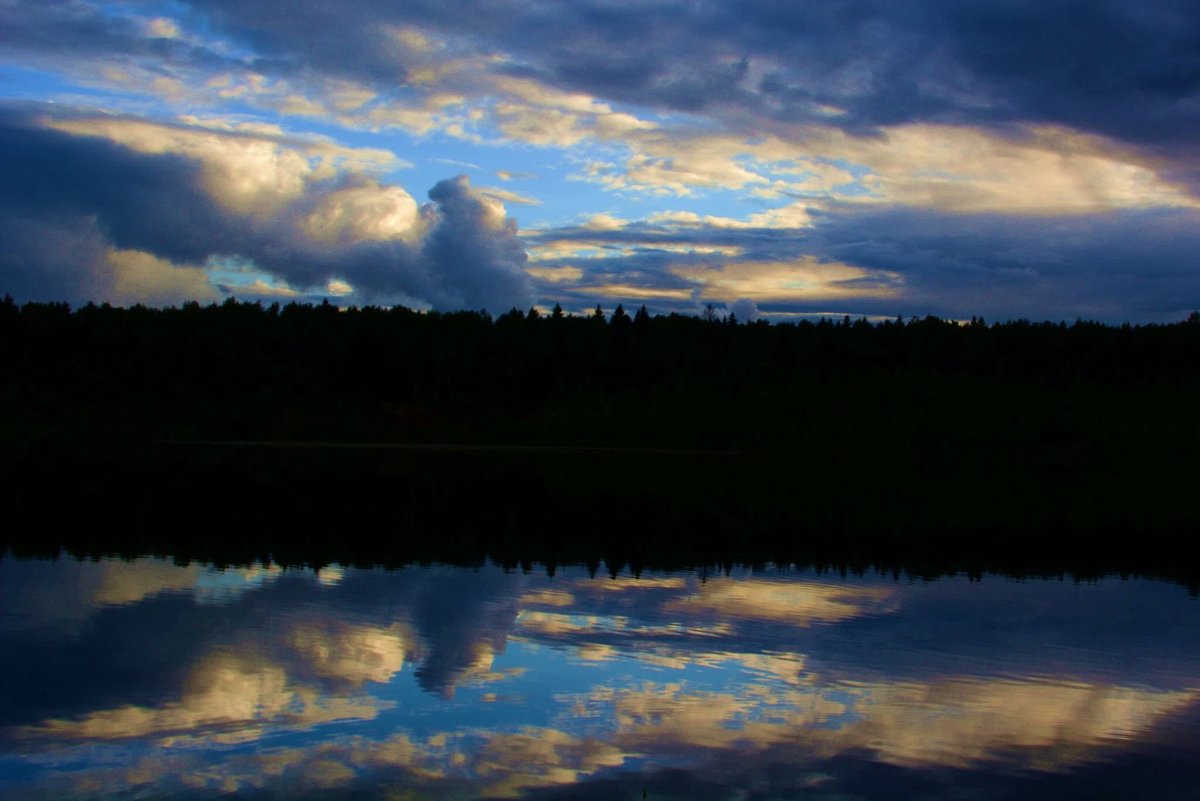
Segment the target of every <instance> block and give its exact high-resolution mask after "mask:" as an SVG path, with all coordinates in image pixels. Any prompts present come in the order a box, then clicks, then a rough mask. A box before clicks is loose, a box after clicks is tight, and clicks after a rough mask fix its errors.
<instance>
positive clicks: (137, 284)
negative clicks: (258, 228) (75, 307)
mask: <svg viewBox="0 0 1200 801" xmlns="http://www.w3.org/2000/svg"><path fill="white" fill-rule="evenodd" d="M105 262H106V266H107V267H108V268H109V270H110V271H111V276H112V280H111V284H110V287H111V288H110V289H109V290H108V292H107V293H106V296H105V297H98V298H96V300H106V301H109V302H110V303H114V304H117V305H121V306H132V305H133V304H135V303H141V304H145V305H148V306H165V305H169V304H172V303H175V302H177V301H178V300H179V299H180V298H187V299H189V300H196V301H213V300H216V299H218V298H219V297H220V292H218V291H217V288H216V287H215V286H213V284H212V282H211V281H210V280H209V275H208V273H207V272H205V270H204V269H203V268H202V267H192V266H186V265H179V264H175V263H174V262H170V261H167V260H166V259H160V258H159V257H157V256H155V255H154V254H152V253H147V252H145V251H142V250H120V249H117V248H109V249H108V252H107V253H106V254H105Z"/></svg>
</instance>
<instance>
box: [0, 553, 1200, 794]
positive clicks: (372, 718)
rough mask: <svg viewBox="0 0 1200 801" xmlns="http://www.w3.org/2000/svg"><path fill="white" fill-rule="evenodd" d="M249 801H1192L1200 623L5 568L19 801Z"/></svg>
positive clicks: (754, 575) (927, 590)
mask: <svg viewBox="0 0 1200 801" xmlns="http://www.w3.org/2000/svg"><path fill="white" fill-rule="evenodd" d="M548 572H550V573H552V575H549V574H548ZM226 794H237V795H238V796H239V797H246V798H260V797H261V798H318V797H319V798H358V797H362V798H391V799H418V798H438V799H457V798H462V799H471V798H532V799H559V798H562V799H566V798H579V799H642V798H646V799H884V798H887V799H915V798H927V799H999V798H1005V799H1017V798H1019V799H1039V798H1045V799H1064V798H1078V799H1099V798H1134V797H1142V798H1155V799H1176V798H1178V799H1184V798H1189V799H1194V798H1197V797H1200V602H1198V601H1197V600H1196V599H1195V598H1194V597H1193V596H1191V595H1190V594H1189V593H1188V591H1187V589H1185V588H1184V587H1182V586H1180V585H1178V584H1172V583H1168V582H1160V581H1151V580H1122V579H1119V578H1107V579H1101V580H1098V581H1094V582H1075V581H1072V580H1034V579H1029V580H1023V581H1018V580H1015V579H1011V578H1005V577H1000V576H992V575H984V576H983V577H982V579H980V580H970V579H968V578H966V577H961V578H955V577H950V578H942V579H940V580H936V581H920V580H910V579H908V578H907V577H905V576H904V575H899V576H894V575H891V574H888V575H875V574H866V575H863V576H854V575H851V576H849V577H843V576H841V575H839V574H838V573H836V572H834V573H828V572H824V573H823V572H818V571H813V570H806V571H797V570H787V569H759V570H750V569H736V568H735V569H733V570H731V571H729V572H728V573H726V572H724V571H717V572H705V571H693V572H686V573H682V572H681V573H648V572H644V573H642V574H640V575H638V576H634V575H630V574H624V575H621V574H618V575H616V576H615V577H612V576H610V575H609V574H608V573H607V572H605V571H604V570H603V569H601V570H600V571H597V572H596V574H595V575H594V576H593V575H591V574H590V572H589V571H588V570H587V569H585V568H582V567H574V568H573V567H559V568H557V569H556V570H553V571H547V570H545V569H539V568H538V567H537V566H534V569H532V570H529V571H527V572H526V571H521V570H505V569H503V568H501V567H498V566H493V565H490V564H487V565H485V566H481V567H479V568H462V567H450V566H439V565H432V566H427V567H409V568H405V569H400V570H383V569H356V568H348V567H347V568H344V567H339V566H337V565H331V566H327V567H324V568H322V569H320V570H316V571H314V570H307V569H297V568H289V569H286V570H285V569H283V568H280V567H278V566H276V565H271V564H259V565H256V566H252V567H233V568H228V569H218V568H216V567H212V566H207V565H203V564H198V563H191V564H176V563H174V562H172V561H169V560H161V559H139V560H134V561H121V560H94V561H78V560H74V559H70V558H65V557H64V558H62V559H59V560H23V559H16V558H13V557H11V556H8V557H7V558H4V559H3V560H0V795H2V796H3V797H5V798H7V799H43V798H139V799H147V798H148V799H156V798H166V797H171V798H176V799H190V798H212V797H217V796H221V795H226Z"/></svg>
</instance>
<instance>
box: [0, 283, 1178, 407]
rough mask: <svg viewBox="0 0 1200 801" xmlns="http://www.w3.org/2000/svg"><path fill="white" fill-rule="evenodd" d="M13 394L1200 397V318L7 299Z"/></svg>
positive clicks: (4, 314) (4, 322) (521, 398)
mask: <svg viewBox="0 0 1200 801" xmlns="http://www.w3.org/2000/svg"><path fill="white" fill-rule="evenodd" d="M0 348H3V352H2V353H0V356H2V357H3V358H2V359H0V371H2V373H0V382H2V384H0V385H2V386H3V387H4V388H5V391H6V392H7V393H14V392H15V393H21V392H23V391H34V392H44V391H56V390H57V391H68V390H69V391H70V392H71V393H72V394H74V395H75V396H76V397H90V396H96V397H107V398H112V397H114V396H115V395H123V394H126V395H132V396H138V397H145V396H147V395H152V396H157V397H166V398H170V397H195V396H196V395H208V396H214V397H218V396H226V395H234V396H237V395H242V396H244V395H247V394H251V395H278V396H281V397H287V398H347V397H354V398H360V399H373V400H385V401H391V402H398V403H430V404H438V403H456V402H467V403H469V402H480V401H486V402H492V403H500V404H507V405H511V404H514V403H516V404H528V403H530V402H537V403H544V402H552V401H554V400H555V399H561V398H564V397H571V396H575V395H579V394H581V393H584V394H604V393H630V392H632V393H642V394H652V393H656V392H672V393H674V392H686V393H688V394H689V395H691V396H693V397H694V396H695V395H696V394H702V395H714V394H715V395H728V394H737V393H739V392H743V391H759V390H761V389H763V388H770V387H775V388H785V387H789V386H792V385H793V384H795V383H796V382H797V381H802V382H809V381H814V380H816V381H819V380H821V379H823V378H829V377H832V376H846V375H862V376H866V375H870V376H874V377H878V378H880V379H884V380H886V379H888V378H894V377H900V376H909V377H912V376H926V377H934V376H939V377H953V376H963V377H976V378H992V379H999V380H1001V381H1012V382H1032V383H1034V384H1038V385H1044V386H1048V387H1062V388H1070V387H1078V386H1091V385H1096V386H1103V387H1112V388H1128V389H1137V388H1145V387H1155V386H1159V387H1179V388H1182V387H1193V386H1195V385H1196V382H1197V379H1198V378H1200V315H1196V314H1193V315H1192V316H1191V317H1190V318H1189V319H1188V320H1187V321H1183V322H1179V323H1175V324H1168V325H1137V326H1130V325H1123V326H1119V327H1117V326H1106V325H1101V324H1098V323H1094V322H1085V321H1076V322H1074V323H1073V324H1069V325H1068V324H1066V323H1062V322H1059V323H1051V322H1030V321H1028V320H1013V321H1007V322H1000V323H990V324H989V323H986V322H985V321H983V320H981V319H972V320H971V321H970V322H965V323H963V322H956V321H950V320H942V319H938V318H935V317H925V318H920V319H917V318H912V319H908V320H905V319H902V318H897V319H895V320H886V321H882V322H869V321H867V320H866V319H863V318H860V319H857V320H852V319H851V318H850V317H843V318H842V319H840V320H832V319H820V320H816V321H812V320H801V321H798V322H782V323H779V322H776V323H769V322H767V321H765V320H758V321H756V322H753V323H749V324H740V323H738V322H737V321H736V320H734V319H733V318H732V315H731V316H730V317H729V318H727V319H723V320H722V319H719V318H717V317H715V315H711V314H710V315H709V316H708V319H706V318H705V317H704V316H700V317H695V316H688V315H680V314H671V315H666V316H663V315H658V316H652V315H650V314H649V313H648V312H647V310H646V308H645V307H642V308H641V309H639V310H638V311H637V312H636V313H634V314H632V315H630V314H628V313H627V312H626V311H625V309H624V308H623V307H621V306H617V307H616V309H615V310H614V311H613V312H611V313H608V314H606V313H605V311H604V310H603V309H601V308H600V307H599V306H598V307H597V308H596V310H595V312H594V313H592V314H591V315H588V316H572V315H567V314H564V313H563V312H562V310H561V309H559V308H556V309H555V310H554V311H553V312H552V313H549V314H541V313H539V312H538V311H537V310H536V309H531V310H529V311H528V312H523V311H520V310H517V309H513V310H510V311H508V312H506V313H504V314H501V315H499V316H497V317H492V316H491V315H489V314H488V313H487V312H484V311H459V312H436V311H431V312H418V311H414V310H411V309H407V308H404V307H400V306H397V307H392V308H380V307H370V306H368V307H361V308H360V307H350V308H347V309H339V308H337V307H336V306H333V305H331V304H329V303H328V302H325V303H323V304H321V305H310V304H300V303H289V304H286V305H282V306H281V305H279V304H271V305H270V306H263V305H262V304H260V303H244V302H238V301H237V300H234V299H229V300H227V301H225V302H224V303H221V304H212V305H207V306H202V305H200V304H198V303H185V304H184V305H183V306H181V307H178V308H161V309H160V308H147V307H143V306H134V307H131V308H119V307H113V306H109V305H107V304H105V305H94V304H88V305H86V306H83V307H81V308H78V309H71V308H70V307H69V306H67V305H66V304H62V303H26V304H23V305H18V304H16V303H15V302H13V300H12V299H11V298H5V299H4V301H3V302H0Z"/></svg>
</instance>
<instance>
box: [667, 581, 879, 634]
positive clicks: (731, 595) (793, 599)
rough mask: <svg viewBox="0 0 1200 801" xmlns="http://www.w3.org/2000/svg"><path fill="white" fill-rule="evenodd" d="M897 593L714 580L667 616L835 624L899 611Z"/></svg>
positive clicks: (672, 605) (670, 605) (673, 604)
mask: <svg viewBox="0 0 1200 801" xmlns="http://www.w3.org/2000/svg"><path fill="white" fill-rule="evenodd" d="M897 605H898V600H897V596H896V594H895V592H894V591H893V590H891V589H890V588H886V587H862V586H850V585H843V584H823V583H816V582H798V581H769V580H765V579H737V580H734V579H722V578H716V579H710V580H709V581H706V582H705V583H703V584H701V585H699V586H698V587H697V588H695V591H694V592H693V593H691V594H689V595H687V596H684V597H682V598H674V599H672V600H670V601H669V602H667V603H666V604H665V605H664V606H663V611H665V612H672V613H676V614H681V615H685V616H691V615H695V614H697V613H716V614H717V615H719V616H720V617H721V618H725V619H729V620H769V621H772V622H776V623H788V624H790V625H793V626H810V625H812V624H814V623H837V622H841V621H844V620H849V619H852V618H856V617H862V616H863V615H868V614H881V613H887V612H893V611H895V610H896V608H897Z"/></svg>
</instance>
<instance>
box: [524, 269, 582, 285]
mask: <svg viewBox="0 0 1200 801" xmlns="http://www.w3.org/2000/svg"><path fill="white" fill-rule="evenodd" d="M525 272H527V273H529V274H530V275H532V276H533V277H534V278H540V279H541V280H543V281H549V282H550V283H552V284H573V283H576V282H578V281H579V279H580V278H582V277H583V270H581V269H580V268H578V267H526V268H525Z"/></svg>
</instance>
